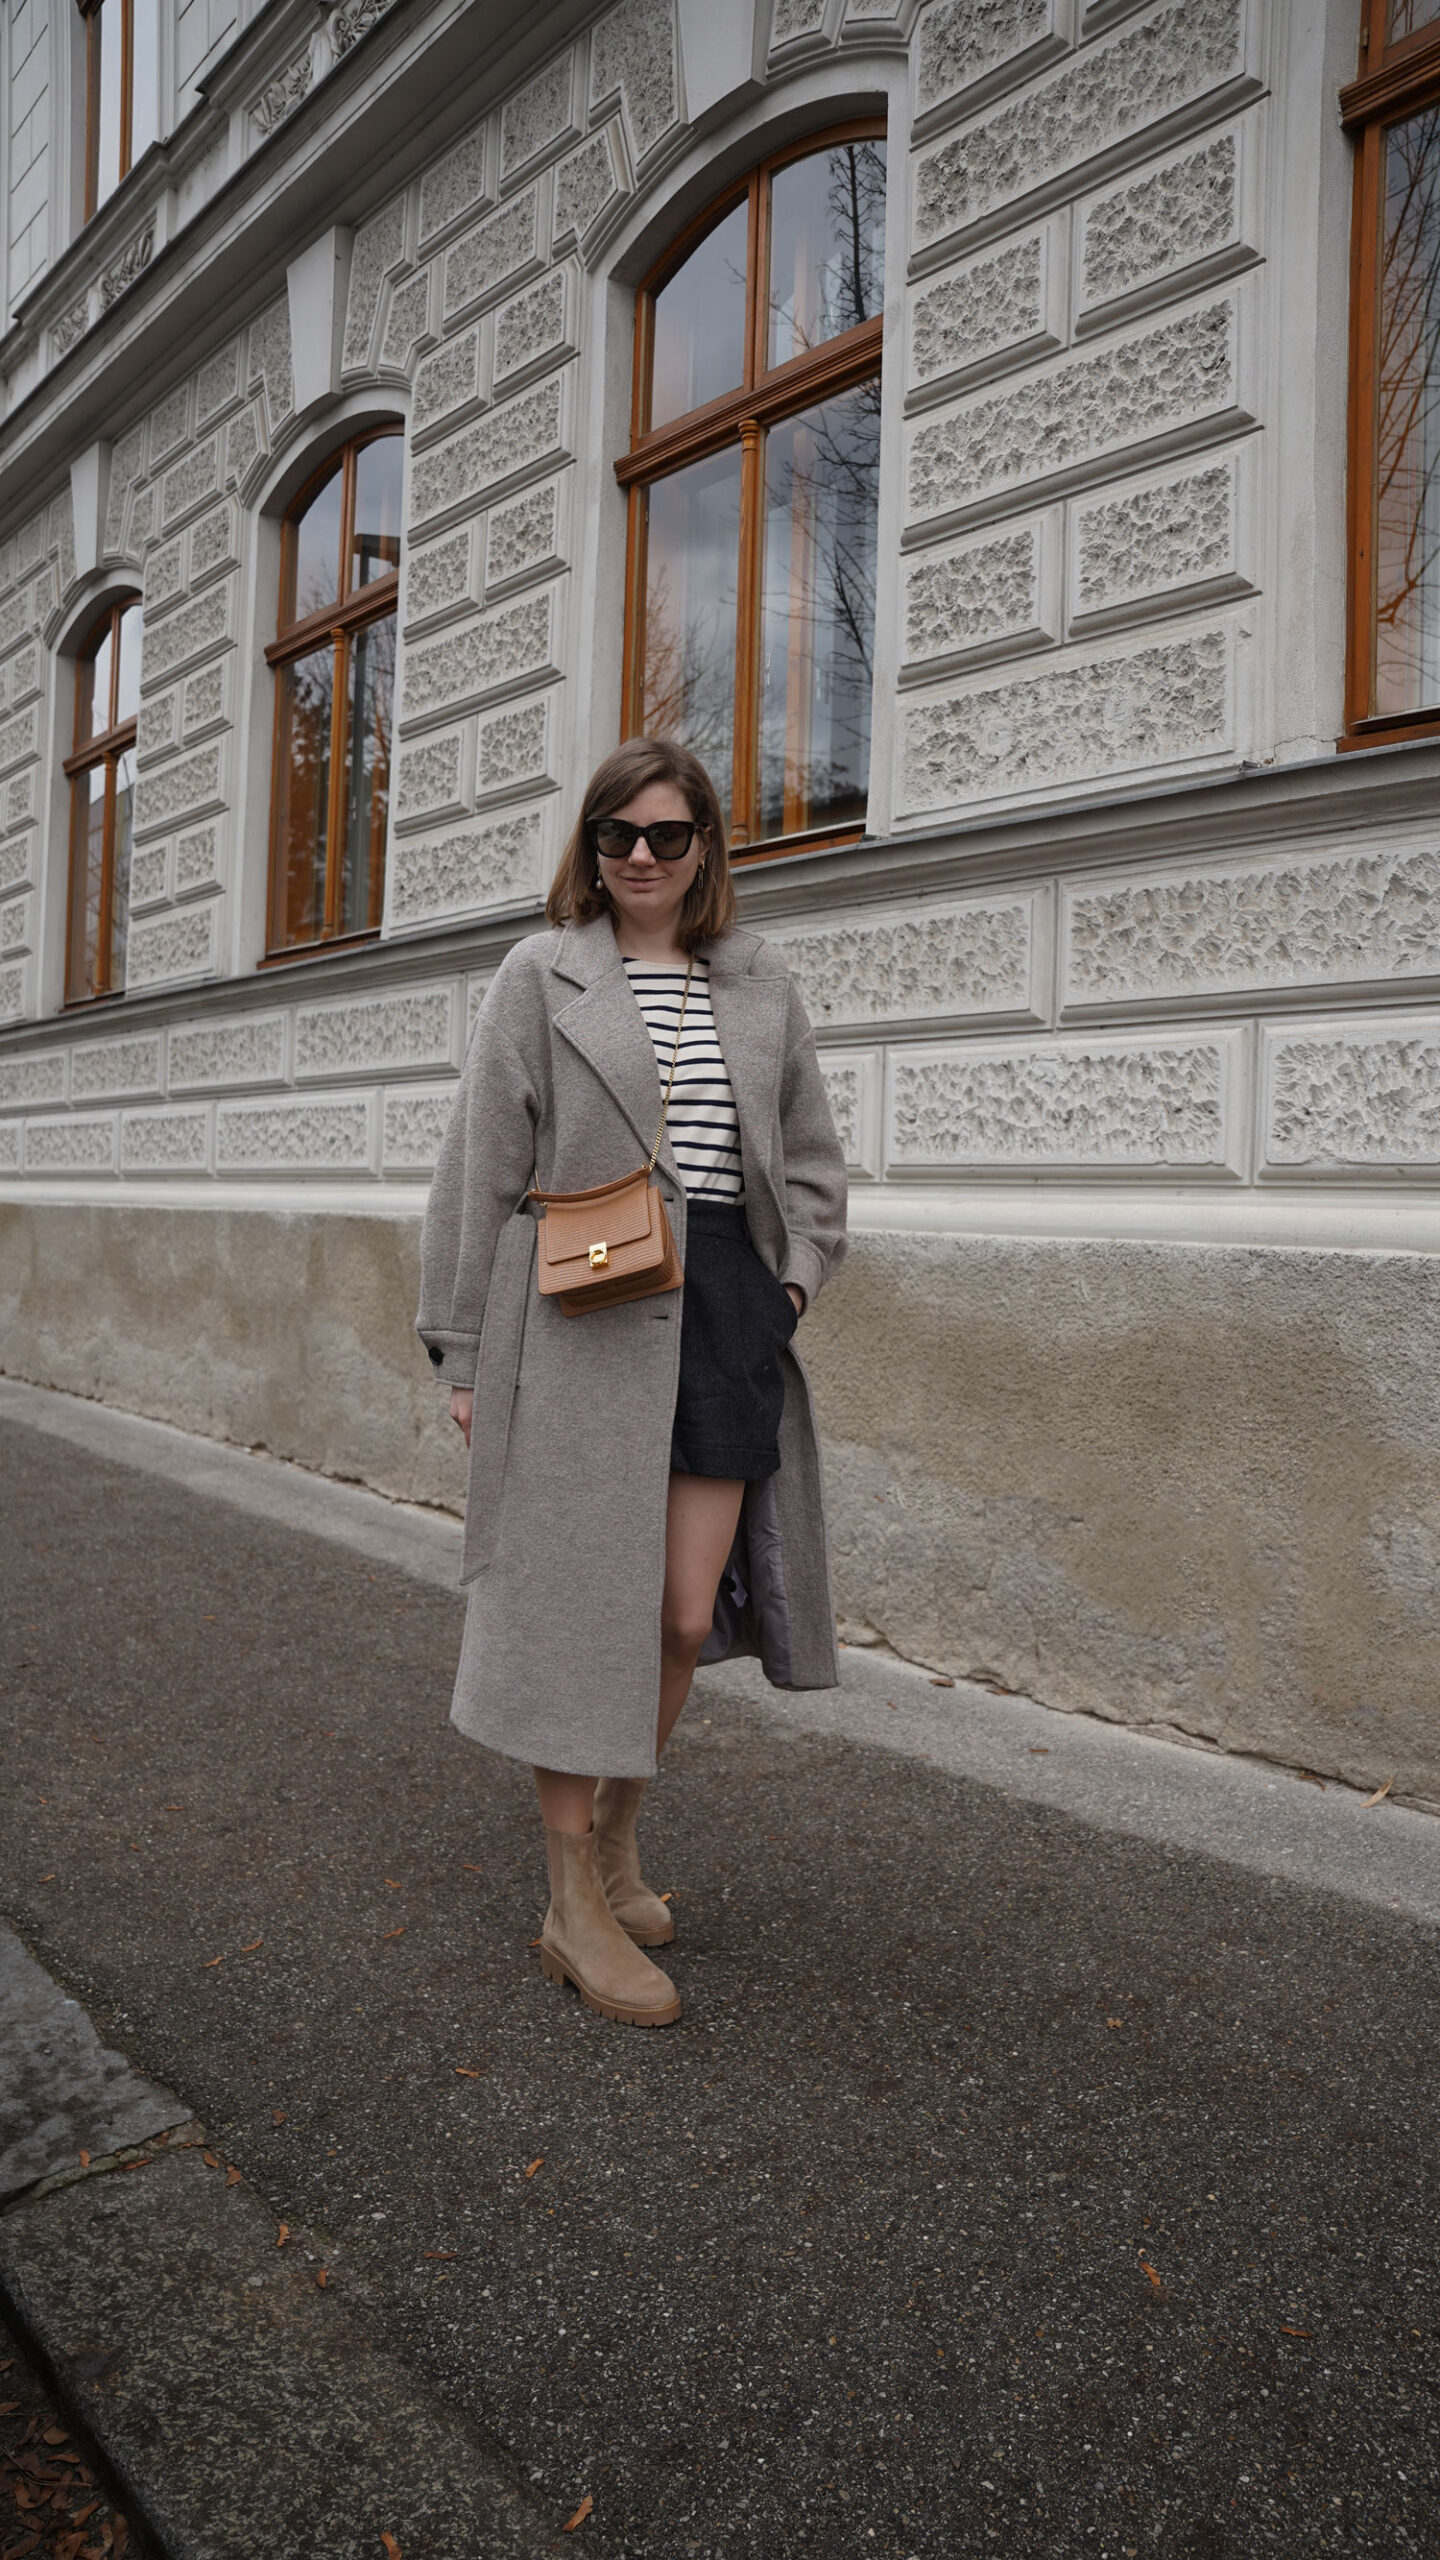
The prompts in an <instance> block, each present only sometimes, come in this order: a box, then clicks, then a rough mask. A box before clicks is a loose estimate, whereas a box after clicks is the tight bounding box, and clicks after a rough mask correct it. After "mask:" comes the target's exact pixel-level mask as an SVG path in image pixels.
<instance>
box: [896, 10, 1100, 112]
mask: <svg viewBox="0 0 1440 2560" xmlns="http://www.w3.org/2000/svg"><path fill="white" fill-rule="evenodd" d="M1064 50H1065V36H1064V34H1063V33H1062V31H1061V26H1060V0H931V4H930V6H929V7H928V8H927V9H924V10H922V12H921V14H920V19H919V22H918V24H917V26H916V29H915V121H916V124H917V126H918V127H919V129H920V130H921V131H922V132H923V131H926V130H928V128H929V126H930V124H931V123H932V122H934V121H937V120H938V119H939V118H940V117H941V116H942V115H948V114H951V113H953V112H954V111H955V110H956V109H957V108H961V107H966V108H968V107H973V106H974V105H976V104H977V103H978V101H979V100H980V99H982V98H985V97H988V96H990V95H992V94H993V92H994V91H995V90H996V89H997V88H999V87H1001V86H1005V87H1009V86H1011V85H1013V83H1015V82H1016V81H1018V80H1022V79H1024V78H1025V77H1026V76H1027V75H1029V74H1031V73H1033V72H1035V71H1038V70H1039V69H1040V68H1041V67H1042V65H1043V64H1045V63H1047V62H1049V61H1052V60H1053V59H1054V57H1055V56H1056V55H1057V54H1060V53H1063V52H1064Z"/></svg>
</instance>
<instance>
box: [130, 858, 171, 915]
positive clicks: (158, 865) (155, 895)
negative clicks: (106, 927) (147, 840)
mask: <svg viewBox="0 0 1440 2560" xmlns="http://www.w3.org/2000/svg"><path fill="white" fill-rule="evenodd" d="M169 896H170V847H169V845H168V844H151V845H146V846H145V848H144V850H143V851H142V852H140V853H136V854H132V855H131V858H130V913H131V914H132V916H140V915H144V913H145V911H146V909H147V908H148V907H160V906H164V905H165V904H167V902H168V900H169Z"/></svg>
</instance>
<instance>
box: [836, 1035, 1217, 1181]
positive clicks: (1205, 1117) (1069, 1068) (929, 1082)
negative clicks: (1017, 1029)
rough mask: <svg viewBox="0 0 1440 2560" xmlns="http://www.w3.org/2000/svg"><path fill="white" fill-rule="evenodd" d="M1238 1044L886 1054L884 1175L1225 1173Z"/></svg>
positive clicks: (1066, 1044)
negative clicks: (888, 1062) (887, 1087)
mask: <svg viewBox="0 0 1440 2560" xmlns="http://www.w3.org/2000/svg"><path fill="white" fill-rule="evenodd" d="M1241 1037H1242V1035H1241V1034H1239V1033H1238V1032H1220V1033H1217V1034H1215V1035H1214V1036H1213V1037H1206V1038H1200V1037H1193V1036H1192V1037H1186V1038H1185V1039H1183V1040H1182V1039H1178V1038H1177V1039H1173V1040H1148V1041H1136V1040H1123V1041H1122V1040H1093V1041H1077V1040H1053V1039H1052V1040H1046V1041H1036V1042H1026V1043H1024V1044H1023V1045H1022V1044H1019V1043H1014V1044H1010V1045H1008V1046H1005V1047H1001V1046H999V1045H997V1044H993V1043H986V1044H983V1045H982V1044H981V1043H979V1042H976V1043H975V1044H974V1045H973V1046H969V1045H966V1046H962V1045H959V1044H956V1045H952V1046H950V1047H948V1048H943V1049H941V1048H937V1049H929V1050H914V1049H904V1050H899V1051H896V1052H894V1053H893V1055H892V1058H891V1067H890V1093H889V1104H888V1110H887V1115H886V1117H887V1132H886V1165H887V1170H888V1171H889V1172H891V1173H897V1174H927V1173H928V1174H951V1175H953V1174H956V1173H971V1174H980V1173H992V1174H993V1173H1006V1172H1012V1171H1013V1172H1016V1173H1025V1172H1029V1171H1032V1170H1035V1169H1038V1168H1041V1167H1043V1168H1045V1169H1047V1170H1050V1171H1054V1172H1076V1173H1080V1172H1090V1173H1153V1174H1158V1175H1167V1174H1169V1175H1174V1174H1184V1173H1190V1174H1210V1175H1214V1174H1217V1173H1227V1172H1234V1171H1235V1170H1237V1149H1238V1133H1239V1127H1240V1121H1241V1113H1240V1109H1239V1101H1240V1094H1239V1085H1240V1064H1241V1060H1240V1050H1239V1042H1240V1039H1241Z"/></svg>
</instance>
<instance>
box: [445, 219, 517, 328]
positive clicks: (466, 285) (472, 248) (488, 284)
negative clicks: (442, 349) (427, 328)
mask: <svg viewBox="0 0 1440 2560" xmlns="http://www.w3.org/2000/svg"><path fill="white" fill-rule="evenodd" d="M539 264H540V255H539V203H538V199H537V196H536V191H535V189H534V188H533V187H527V188H526V190H525V192H524V194H523V195H518V196H515V197H514V198H512V200H511V202H510V203H509V204H505V205H502V206H501V208H500V210H499V212H498V213H491V214H487V215H486V217H485V219H484V221H483V222H478V223H477V224H476V225H475V228H474V230H473V231H464V232H462V233H461V235H460V237H459V239H458V240H457V241H455V242H454V243H453V245H452V246H451V247H450V248H448V249H447V250H446V252H445V285H444V311H445V325H446V327H447V328H449V327H450V326H451V325H452V324H453V323H454V322H455V321H457V320H464V319H468V318H469V316H470V314H471V313H472V312H475V311H479V310H481V309H483V308H484V306H485V305H486V304H487V303H490V302H493V301H495V300H496V299H497V297H498V296H499V295H501V294H502V293H504V292H505V291H506V290H507V289H508V288H509V287H510V286H512V285H515V284H518V283H519V282H520V281H521V280H522V278H523V277H525V276H527V275H530V274H533V272H534V270H535V269H536V267H538V266H539Z"/></svg>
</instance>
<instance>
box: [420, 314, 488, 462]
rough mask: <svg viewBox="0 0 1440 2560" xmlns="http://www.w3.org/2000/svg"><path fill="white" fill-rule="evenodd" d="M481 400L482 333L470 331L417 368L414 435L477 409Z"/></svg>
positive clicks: (440, 349)
mask: <svg viewBox="0 0 1440 2560" xmlns="http://www.w3.org/2000/svg"><path fill="white" fill-rule="evenodd" d="M479 399H480V332H479V330H478V329H467V330H466V331H465V332H464V334H463V336H461V337H458V338H452V339H451V340H450V342H449V344H448V346H443V347H437V348H436V350H435V353H434V354H433V355H432V356H425V357H423V358H422V360H421V362H420V363H419V364H418V365H417V366H416V368H415V401H414V408H413V412H412V418H413V426H414V432H415V434H416V435H417V436H420V435H423V434H424V433H425V432H426V430H427V429H430V428H433V427H436V426H438V425H439V424H440V423H441V422H442V421H443V420H446V419H450V418H455V417H458V416H459V415H460V413H461V412H462V411H463V410H466V409H473V408H475V407H476V406H477V405H478V403H479Z"/></svg>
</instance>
